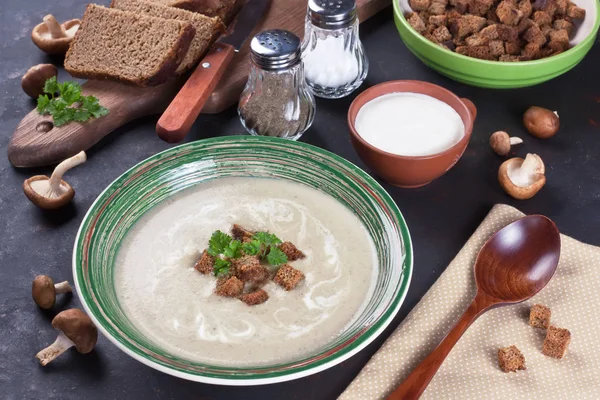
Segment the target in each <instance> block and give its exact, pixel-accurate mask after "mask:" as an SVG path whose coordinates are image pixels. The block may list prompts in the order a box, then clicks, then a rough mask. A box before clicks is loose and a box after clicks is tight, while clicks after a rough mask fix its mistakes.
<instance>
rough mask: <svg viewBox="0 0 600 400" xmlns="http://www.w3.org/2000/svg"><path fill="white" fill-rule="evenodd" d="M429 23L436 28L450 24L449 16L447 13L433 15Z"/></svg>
mask: <svg viewBox="0 0 600 400" xmlns="http://www.w3.org/2000/svg"><path fill="white" fill-rule="evenodd" d="M428 22H429V25H430V26H432V27H434V28H438V27H440V26H447V25H448V16H447V15H445V14H444V15H432V16H431V17H429V20H428Z"/></svg>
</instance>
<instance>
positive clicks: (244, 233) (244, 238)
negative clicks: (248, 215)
mask: <svg viewBox="0 0 600 400" xmlns="http://www.w3.org/2000/svg"><path fill="white" fill-rule="evenodd" d="M254 234H255V232H252V231H249V230H247V229H245V228H243V227H242V226H240V225H238V224H233V226H232V227H231V236H232V237H233V238H234V239H235V240H239V241H241V242H249V241H250V240H252V236H254Z"/></svg>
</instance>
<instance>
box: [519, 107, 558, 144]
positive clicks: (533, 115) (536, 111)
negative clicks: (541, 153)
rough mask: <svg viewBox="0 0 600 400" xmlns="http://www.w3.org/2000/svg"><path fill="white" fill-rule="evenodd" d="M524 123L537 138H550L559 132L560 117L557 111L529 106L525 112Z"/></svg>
mask: <svg viewBox="0 0 600 400" xmlns="http://www.w3.org/2000/svg"><path fill="white" fill-rule="evenodd" d="M523 125H525V129H527V131H528V132H529V133H531V135H533V136H535V137H536V138H538V139H548V138H550V137H552V136H554V135H555V134H556V132H558V129H559V128H560V119H559V118H558V114H557V113H556V112H553V111H551V110H548V109H546V108H542V107H536V106H533V107H529V108H528V109H527V111H525V114H523Z"/></svg>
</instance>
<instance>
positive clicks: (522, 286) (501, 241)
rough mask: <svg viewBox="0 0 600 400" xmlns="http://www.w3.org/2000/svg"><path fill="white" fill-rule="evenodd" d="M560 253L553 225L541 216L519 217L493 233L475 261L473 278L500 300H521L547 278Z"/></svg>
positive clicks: (537, 288) (482, 290) (535, 291)
mask: <svg viewBox="0 0 600 400" xmlns="http://www.w3.org/2000/svg"><path fill="white" fill-rule="evenodd" d="M559 256H560V235H559V232H558V229H557V228H556V225H554V222H552V221H551V220H550V219H548V218H546V217H544V216H542V215H531V216H527V217H524V218H521V219H519V220H517V221H515V222H513V223H512V224H510V225H508V226H506V227H505V228H504V229H501V230H500V231H498V232H496V234H495V235H494V236H492V237H491V238H490V239H489V240H488V241H487V242H486V244H485V245H484V246H483V247H482V249H481V251H480V252H479V255H478V256H477V260H476V262H475V281H476V282H477V289H478V291H479V292H484V293H485V294H487V295H489V296H490V297H492V298H494V299H496V300H498V301H499V302H502V303H520V302H522V301H525V300H527V299H529V298H531V297H533V296H534V295H535V294H536V293H537V292H539V291H540V290H542V289H543V288H544V286H546V284H547V283H548V282H549V281H550V279H551V278H552V276H553V275H554V272H555V271H556V267H557V266H558V258H559Z"/></svg>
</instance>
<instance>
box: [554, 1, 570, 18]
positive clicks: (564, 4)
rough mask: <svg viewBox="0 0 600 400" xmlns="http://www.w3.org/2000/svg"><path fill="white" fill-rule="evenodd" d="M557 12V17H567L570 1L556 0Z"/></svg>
mask: <svg viewBox="0 0 600 400" xmlns="http://www.w3.org/2000/svg"><path fill="white" fill-rule="evenodd" d="M554 3H555V5H556V12H555V13H554V15H555V16H565V15H566V14H567V9H568V8H569V0H555V2H554Z"/></svg>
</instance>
